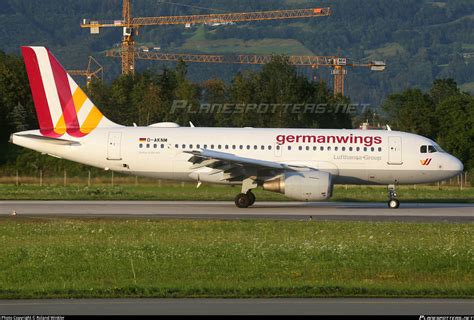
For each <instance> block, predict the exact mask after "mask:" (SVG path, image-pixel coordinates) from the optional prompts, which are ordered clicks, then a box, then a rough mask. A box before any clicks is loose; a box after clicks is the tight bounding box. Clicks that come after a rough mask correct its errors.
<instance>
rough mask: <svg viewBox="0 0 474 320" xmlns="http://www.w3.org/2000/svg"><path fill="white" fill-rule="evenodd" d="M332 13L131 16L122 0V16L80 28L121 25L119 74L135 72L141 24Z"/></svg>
mask: <svg viewBox="0 0 474 320" xmlns="http://www.w3.org/2000/svg"><path fill="white" fill-rule="evenodd" d="M329 15H331V9H330V8H311V9H293V10H277V11H262V12H243V13H224V14H208V15H190V16H162V17H144V18H134V17H132V5H131V0H124V1H123V9H122V19H121V20H114V21H91V20H89V19H83V20H82V23H81V27H82V28H89V29H90V32H91V34H99V33H100V29H101V28H122V30H123V37H122V51H121V53H122V74H134V73H135V53H136V51H135V40H134V36H135V35H137V34H138V31H139V29H140V28H141V27H145V26H159V25H186V26H190V25H194V24H206V23H218V24H227V23H234V22H249V21H261V20H279V19H297V18H314V17H324V16H329Z"/></svg>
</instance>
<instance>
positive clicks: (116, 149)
mask: <svg viewBox="0 0 474 320" xmlns="http://www.w3.org/2000/svg"><path fill="white" fill-rule="evenodd" d="M121 143H122V133H120V132H110V133H109V140H108V143H107V160H122V151H121Z"/></svg>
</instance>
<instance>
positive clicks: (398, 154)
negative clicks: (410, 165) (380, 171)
mask: <svg viewBox="0 0 474 320" xmlns="http://www.w3.org/2000/svg"><path fill="white" fill-rule="evenodd" d="M388 164H391V165H400V164H403V161H402V138H401V137H389V138H388Z"/></svg>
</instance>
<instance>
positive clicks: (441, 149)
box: [434, 144, 446, 153]
mask: <svg viewBox="0 0 474 320" xmlns="http://www.w3.org/2000/svg"><path fill="white" fill-rule="evenodd" d="M434 147H435V149H436V150H438V152H441V153H446V151H444V150H443V148H441V147H440V146H439V145H437V144H435V145H434Z"/></svg>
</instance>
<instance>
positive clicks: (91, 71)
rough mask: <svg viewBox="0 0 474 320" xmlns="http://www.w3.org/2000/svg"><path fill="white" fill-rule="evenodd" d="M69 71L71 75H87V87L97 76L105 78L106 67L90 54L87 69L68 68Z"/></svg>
mask: <svg viewBox="0 0 474 320" xmlns="http://www.w3.org/2000/svg"><path fill="white" fill-rule="evenodd" d="M68 73H69V74H70V75H71V76H83V77H86V84H87V87H89V85H90V84H91V82H92V79H93V78H96V79H103V78H104V68H103V67H102V66H101V64H100V63H99V62H97V60H96V59H94V57H92V56H89V63H88V64H87V70H68Z"/></svg>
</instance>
